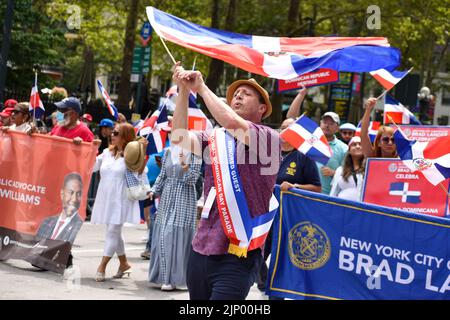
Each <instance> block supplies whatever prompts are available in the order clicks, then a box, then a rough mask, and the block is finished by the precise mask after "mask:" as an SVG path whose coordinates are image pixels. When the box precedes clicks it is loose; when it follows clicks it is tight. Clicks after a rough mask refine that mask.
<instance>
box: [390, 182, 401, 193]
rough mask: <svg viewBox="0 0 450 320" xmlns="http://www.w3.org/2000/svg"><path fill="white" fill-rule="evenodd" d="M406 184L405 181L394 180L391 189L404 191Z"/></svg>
mask: <svg viewBox="0 0 450 320" xmlns="http://www.w3.org/2000/svg"><path fill="white" fill-rule="evenodd" d="M404 186H405V184H404V183H403V182H393V183H391V187H390V188H389V191H403V188H404Z"/></svg>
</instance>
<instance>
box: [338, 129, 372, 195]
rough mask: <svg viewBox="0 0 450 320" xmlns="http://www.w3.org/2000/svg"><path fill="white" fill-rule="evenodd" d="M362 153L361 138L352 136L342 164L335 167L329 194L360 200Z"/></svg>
mask: <svg viewBox="0 0 450 320" xmlns="http://www.w3.org/2000/svg"><path fill="white" fill-rule="evenodd" d="M364 163H365V162H364V154H363V150H362V147H361V138H360V137H353V138H352V139H351V140H350V142H349V143H348V151H347V154H346V155H345V158H344V165H343V166H340V167H338V168H337V169H336V173H335V174H334V178H333V181H332V182H331V191H330V196H332V197H338V198H342V199H347V200H353V201H360V195H361V190H362V185H363V180H364V170H365V165H364Z"/></svg>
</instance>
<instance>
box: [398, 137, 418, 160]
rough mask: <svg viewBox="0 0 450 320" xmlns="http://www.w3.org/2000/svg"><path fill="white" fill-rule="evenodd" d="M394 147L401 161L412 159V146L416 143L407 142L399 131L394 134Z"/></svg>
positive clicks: (412, 141)
mask: <svg viewBox="0 0 450 320" xmlns="http://www.w3.org/2000/svg"><path fill="white" fill-rule="evenodd" d="M394 140H395V145H396V146H397V153H398V155H399V156H400V159H402V160H410V159H413V154H412V146H413V145H414V144H415V143H416V141H414V140H408V139H407V138H406V137H405V136H404V135H403V133H402V131H401V130H397V131H395V133H394Z"/></svg>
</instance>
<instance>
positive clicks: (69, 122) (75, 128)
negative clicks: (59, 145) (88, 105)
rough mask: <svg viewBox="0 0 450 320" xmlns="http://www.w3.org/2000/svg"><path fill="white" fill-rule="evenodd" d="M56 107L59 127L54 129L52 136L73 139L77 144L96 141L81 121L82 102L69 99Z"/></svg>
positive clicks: (72, 98) (58, 103)
mask: <svg viewBox="0 0 450 320" xmlns="http://www.w3.org/2000/svg"><path fill="white" fill-rule="evenodd" d="M55 105H56V108H57V110H58V111H57V114H56V117H57V119H58V125H57V126H55V127H54V128H53V129H52V131H51V132H50V135H52V136H59V137H63V138H67V139H72V141H73V143H75V144H81V142H82V141H85V142H92V141H93V140H94V134H93V133H92V131H91V130H89V128H88V127H87V126H86V125H85V124H84V123H82V122H81V121H80V113H81V103H80V100H78V99H77V98H74V97H69V98H65V99H63V100H61V101H60V102H57V103H55Z"/></svg>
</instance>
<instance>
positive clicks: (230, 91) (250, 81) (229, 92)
mask: <svg viewBox="0 0 450 320" xmlns="http://www.w3.org/2000/svg"><path fill="white" fill-rule="evenodd" d="M244 84H247V85H250V86H252V87H253V88H255V89H256V91H258V92H259V94H260V95H261V96H262V97H263V99H264V103H265V104H266V105H267V110H266V113H264V115H263V116H262V118H263V120H264V119H265V118H267V117H268V116H270V114H271V113H272V103H271V102H270V99H269V94H268V93H267V91H266V89H264V88H263V87H261V86H260V85H259V84H258V82H256V80H255V79H253V78H252V79H248V80H238V81H235V82H233V83H232V84H230V86H229V87H228V89H227V102H228V104H230V105H231V100H232V99H233V94H234V92H235V91H236V89H237V88H238V87H239V86H241V85H244Z"/></svg>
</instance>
